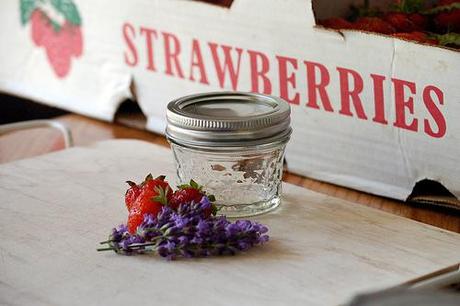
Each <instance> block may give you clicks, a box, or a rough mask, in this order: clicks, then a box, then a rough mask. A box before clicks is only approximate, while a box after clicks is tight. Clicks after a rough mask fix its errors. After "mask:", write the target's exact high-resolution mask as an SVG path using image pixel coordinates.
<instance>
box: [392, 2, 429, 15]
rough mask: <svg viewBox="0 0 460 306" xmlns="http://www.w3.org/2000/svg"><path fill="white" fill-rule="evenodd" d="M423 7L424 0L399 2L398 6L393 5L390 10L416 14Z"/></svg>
mask: <svg viewBox="0 0 460 306" xmlns="http://www.w3.org/2000/svg"><path fill="white" fill-rule="evenodd" d="M424 5H425V1H424V0H401V1H400V2H399V3H398V4H393V5H392V6H391V8H392V9H393V10H395V11H397V12H402V13H408V14H411V13H418V12H420V11H421V10H422V8H423V6H424Z"/></svg>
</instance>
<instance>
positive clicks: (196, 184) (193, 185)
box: [190, 180, 200, 190]
mask: <svg viewBox="0 0 460 306" xmlns="http://www.w3.org/2000/svg"><path fill="white" fill-rule="evenodd" d="M190 186H192V188H194V189H198V190H199V189H200V185H198V183H197V182H195V181H194V180H190Z"/></svg>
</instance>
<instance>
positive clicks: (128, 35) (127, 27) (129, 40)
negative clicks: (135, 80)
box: [123, 23, 138, 66]
mask: <svg viewBox="0 0 460 306" xmlns="http://www.w3.org/2000/svg"><path fill="white" fill-rule="evenodd" d="M123 37H124V39H125V41H126V44H127V45H128V48H129V51H130V55H129V54H128V53H127V52H125V53H124V55H125V63H126V64H128V65H129V66H136V65H137V61H138V57H137V50H136V46H135V45H134V42H133V39H134V38H135V37H136V31H135V29H134V27H133V26H132V25H131V24H129V23H125V24H124V25H123Z"/></svg>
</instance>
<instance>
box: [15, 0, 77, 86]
mask: <svg viewBox="0 0 460 306" xmlns="http://www.w3.org/2000/svg"><path fill="white" fill-rule="evenodd" d="M20 7H21V22H22V25H23V26H26V25H27V24H28V23H30V26H31V36H32V41H33V42H34V44H35V45H36V46H37V47H43V48H44V50H45V51H46V56H47V58H48V62H49V63H50V64H51V67H52V68H53V70H54V72H55V73H56V75H57V77H59V78H64V77H66V76H67V75H68V73H69V71H70V68H71V63H72V57H75V58H78V57H80V56H81V55H82V53H83V34H82V31H81V25H82V22H81V17H80V14H79V12H78V9H77V7H76V5H75V4H74V3H73V1H72V0H21V2H20Z"/></svg>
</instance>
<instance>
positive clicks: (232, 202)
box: [166, 92, 292, 217]
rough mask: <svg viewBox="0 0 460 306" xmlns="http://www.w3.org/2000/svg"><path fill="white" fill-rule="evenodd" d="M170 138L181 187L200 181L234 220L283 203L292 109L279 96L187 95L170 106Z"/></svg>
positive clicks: (250, 94) (168, 132) (167, 128)
mask: <svg viewBox="0 0 460 306" xmlns="http://www.w3.org/2000/svg"><path fill="white" fill-rule="evenodd" d="M167 121H168V123H167V127H166V136H167V138H168V141H169V142H170V143H171V147H172V150H173V154H174V160H175V163H176V168H177V180H178V181H179V183H186V182H189V181H190V179H193V180H195V181H196V182H198V183H199V184H201V185H204V186H205V190H206V191H207V192H208V194H214V195H215V196H216V205H217V206H218V208H220V209H221V213H223V214H225V215H227V216H229V217H245V216H253V215H258V214H261V213H265V212H268V211H270V210H273V209H275V208H276V207H277V206H278V205H279V204H280V201H281V200H280V196H281V179H282V174H283V159H284V151H285V147H286V144H287V142H288V141H289V137H290V135H291V132H292V129H291V127H290V106H289V104H288V103H287V102H286V101H284V100H282V99H280V98H276V97H272V96H267V95H261V94H254V93H239V92H220V93H206V94H198V95H192V96H187V97H184V98H180V99H177V100H174V101H172V102H170V103H169V104H168V111H167Z"/></svg>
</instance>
